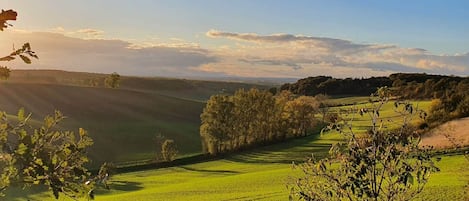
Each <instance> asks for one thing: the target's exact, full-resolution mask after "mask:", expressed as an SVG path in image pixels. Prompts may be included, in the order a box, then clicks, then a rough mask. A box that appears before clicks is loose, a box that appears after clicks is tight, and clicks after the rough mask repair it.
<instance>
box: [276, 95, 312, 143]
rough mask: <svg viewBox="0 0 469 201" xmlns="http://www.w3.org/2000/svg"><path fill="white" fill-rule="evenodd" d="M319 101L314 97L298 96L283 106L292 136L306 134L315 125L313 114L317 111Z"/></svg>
mask: <svg viewBox="0 0 469 201" xmlns="http://www.w3.org/2000/svg"><path fill="white" fill-rule="evenodd" d="M318 109H319V103H318V101H316V99H315V98H313V97H309V96H300V97H298V98H296V99H294V100H292V101H288V102H287V104H286V106H285V111H284V113H285V117H286V118H287V119H288V124H289V125H290V132H289V133H291V134H293V136H306V135H307V133H308V131H310V130H311V129H312V128H314V126H315V117H314V115H315V114H316V113H317V112H318Z"/></svg>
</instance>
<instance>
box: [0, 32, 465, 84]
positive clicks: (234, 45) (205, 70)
mask: <svg viewBox="0 0 469 201" xmlns="http://www.w3.org/2000/svg"><path fill="white" fill-rule="evenodd" d="M0 34H1V37H0V52H4V53H8V52H10V51H11V49H12V45H13V44H14V45H15V46H20V45H22V44H23V43H24V42H30V43H31V44H32V47H33V50H34V51H36V52H37V53H38V55H39V57H40V59H39V60H37V61H34V62H33V64H31V65H26V64H23V63H21V62H19V61H14V62H11V63H7V65H8V66H10V67H12V68H23V69H24V68H36V69H63V70H72V71H89V72H101V73H110V72H118V73H121V74H126V75H141V76H178V77H184V76H186V77H189V76H203V77H208V76H246V77H296V78H300V77H306V76H314V75H331V76H336V77H368V76H380V75H388V74H390V73H394V72H426V73H438V74H453V75H462V76H467V75H469V53H463V54H455V55H435V54H432V53H431V52H430V51H428V50H425V49H421V48H403V47H399V46H397V45H389V44H361V43H355V42H352V41H349V40H344V39H335V38H327V37H315V36H304V35H293V34H270V35H260V34H255V33H231V32H222V31H216V30H210V31H208V32H207V33H206V36H208V37H209V38H210V39H212V40H215V39H217V40H218V39H227V41H225V42H224V43H222V45H220V46H217V45H214V44H212V45H210V46H209V47H210V48H204V47H203V45H204V44H199V43H195V42H192V41H186V40H185V39H181V38H169V39H167V40H166V41H165V40H163V39H160V38H156V39H155V38H154V37H153V38H152V39H150V40H147V41H137V40H121V39H106V38H105V32H104V31H101V30H99V29H91V28H86V29H78V30H72V31H71V30H67V29H65V28H63V27H57V28H54V29H50V30H49V31H47V32H38V31H27V30H14V31H12V30H11V29H10V30H7V31H6V32H2V33H0ZM202 41H204V40H202ZM2 65H4V64H3V63H2Z"/></svg>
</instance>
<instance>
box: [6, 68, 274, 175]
mask: <svg viewBox="0 0 469 201" xmlns="http://www.w3.org/2000/svg"><path fill="white" fill-rule="evenodd" d="M105 76H106V75H104V74H92V73H76V72H66V71H47V70H18V71H12V74H11V79H9V80H8V81H3V82H0V93H1V94H2V95H1V96H0V110H1V111H6V112H7V113H8V114H16V113H17V112H18V109H19V108H21V107H24V108H25V110H26V112H31V113H32V117H33V120H35V121H40V120H42V119H43V117H44V116H45V115H50V114H53V113H54V110H56V109H58V110H60V111H61V112H62V113H63V114H64V115H65V116H67V117H68V118H67V119H66V120H64V121H63V122H62V124H61V125H60V126H61V127H63V128H65V129H72V130H75V131H77V130H78V128H79V127H82V128H85V129H86V130H88V132H89V134H90V136H91V137H92V138H93V139H94V142H95V144H94V145H93V146H92V148H91V150H90V156H91V159H92V164H91V166H92V167H97V166H99V165H100V164H102V163H103V162H105V161H107V162H116V163H118V164H120V163H126V164H129V163H130V164H131V163H135V162H142V161H148V160H152V159H153V158H154V156H155V150H156V148H155V143H154V138H155V136H156V135H158V134H162V135H164V136H166V137H168V138H171V139H174V140H175V142H176V144H177V145H178V147H179V152H180V156H184V155H191V154H196V153H200V151H201V143H200V137H199V126H200V117H199V116H200V114H201V113H202V110H203V107H204V106H205V104H204V101H205V100H206V99H208V98H209V96H210V95H213V94H217V93H222V92H223V93H233V92H234V91H235V90H237V89H239V88H251V87H253V86H256V87H265V86H258V85H252V84H244V83H229V82H213V81H194V80H184V79H169V78H137V77H122V83H121V87H120V88H119V89H108V88H103V87H89V86H87V85H86V81H87V80H89V79H94V78H104V77H105Z"/></svg>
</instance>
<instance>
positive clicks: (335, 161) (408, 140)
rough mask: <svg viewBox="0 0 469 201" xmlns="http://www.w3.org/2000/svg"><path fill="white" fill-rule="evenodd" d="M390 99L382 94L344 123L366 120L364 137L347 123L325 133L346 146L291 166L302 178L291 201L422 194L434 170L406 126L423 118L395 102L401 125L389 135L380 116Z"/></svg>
mask: <svg viewBox="0 0 469 201" xmlns="http://www.w3.org/2000/svg"><path fill="white" fill-rule="evenodd" d="M388 94H389V93H388V90H387V89H383V88H382V89H380V90H379V91H378V92H377V94H376V95H377V96H375V98H377V101H378V103H373V102H372V103H371V104H372V107H371V109H366V110H365V109H363V108H362V109H357V111H354V113H350V114H348V115H349V116H348V119H353V118H354V117H353V115H354V114H357V113H359V114H360V115H369V117H370V129H369V130H368V132H366V133H364V134H357V133H355V132H354V128H353V126H352V123H351V121H349V120H347V119H345V118H344V120H343V121H342V122H339V123H335V124H332V125H330V126H329V127H328V128H329V129H333V130H336V131H339V132H340V133H342V134H343V135H344V136H345V137H346V139H347V141H346V142H345V143H343V144H337V145H334V146H333V147H332V148H331V151H330V156H329V157H326V158H323V159H320V160H317V159H315V158H311V159H309V160H308V161H307V162H306V163H304V164H300V165H295V167H297V168H299V169H301V170H302V172H303V173H304V174H303V176H301V177H299V178H297V179H296V181H295V182H293V183H290V184H289V187H290V190H291V193H290V199H291V200H293V199H298V200H308V201H311V200H411V199H413V198H415V196H416V195H418V194H419V193H420V192H421V191H422V190H423V188H424V186H425V184H426V183H427V181H428V179H429V176H430V174H431V173H432V172H434V171H437V170H438V168H437V167H435V165H434V163H433V161H432V159H431V156H430V153H429V151H428V149H422V148H420V147H419V146H418V143H419V139H420V135H419V133H418V132H417V130H416V129H415V128H414V127H412V125H411V124H410V120H411V119H412V117H413V116H415V115H421V116H424V115H423V114H422V112H421V111H419V110H418V109H417V108H415V107H414V106H413V105H412V104H411V103H408V102H396V103H395V107H396V111H398V113H399V115H400V116H401V117H402V120H403V124H402V126H401V127H400V128H397V129H393V130H389V129H387V128H386V125H384V124H385V123H384V122H385V121H382V120H383V119H381V118H380V114H379V112H380V109H381V108H382V107H383V106H384V104H386V103H387V102H388V100H389V99H388V97H389V96H388Z"/></svg>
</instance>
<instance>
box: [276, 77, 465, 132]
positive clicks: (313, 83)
mask: <svg viewBox="0 0 469 201" xmlns="http://www.w3.org/2000/svg"><path fill="white" fill-rule="evenodd" d="M379 87H389V88H391V89H392V90H391V92H392V95H393V96H394V97H396V98H399V99H432V100H433V102H432V106H431V109H430V111H429V115H430V116H429V118H428V122H429V123H430V124H435V125H436V124H438V123H442V122H446V121H449V120H451V119H455V118H462V117H467V116H469V77H457V76H445V75H429V74H425V73H395V74H391V75H389V76H388V77H371V78H356V79H352V78H346V79H338V78H332V77H329V76H316V77H308V78H304V79H300V80H298V81H297V82H296V83H292V84H289V83H287V84H284V85H282V86H281V87H280V90H287V91H290V92H292V93H294V94H298V95H307V96H315V95H319V94H323V95H329V96H363V95H365V96H368V95H370V94H372V93H373V92H375V91H376V89H377V88H379Z"/></svg>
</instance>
